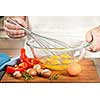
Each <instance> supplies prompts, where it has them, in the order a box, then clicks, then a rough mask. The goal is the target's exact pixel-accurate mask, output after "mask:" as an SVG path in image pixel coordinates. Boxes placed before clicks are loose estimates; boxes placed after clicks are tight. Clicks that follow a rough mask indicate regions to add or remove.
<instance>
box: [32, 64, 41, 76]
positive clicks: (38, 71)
mask: <svg viewBox="0 0 100 100" xmlns="http://www.w3.org/2000/svg"><path fill="white" fill-rule="evenodd" d="M33 69H35V70H36V71H37V73H38V74H39V75H40V74H41V71H42V69H41V66H40V65H39V64H36V65H34V67H33Z"/></svg>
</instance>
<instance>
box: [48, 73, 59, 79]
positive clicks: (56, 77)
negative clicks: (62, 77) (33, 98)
mask: <svg viewBox="0 0 100 100" xmlns="http://www.w3.org/2000/svg"><path fill="white" fill-rule="evenodd" d="M58 78H59V76H58V74H54V75H52V76H51V77H49V80H57V79H58Z"/></svg>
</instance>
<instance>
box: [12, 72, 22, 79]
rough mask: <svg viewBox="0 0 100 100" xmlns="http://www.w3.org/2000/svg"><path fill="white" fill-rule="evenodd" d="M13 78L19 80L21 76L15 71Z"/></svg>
mask: <svg viewBox="0 0 100 100" xmlns="http://www.w3.org/2000/svg"><path fill="white" fill-rule="evenodd" d="M13 76H14V77H15V78H20V77H21V76H22V75H21V73H20V71H15V72H14V73H13Z"/></svg>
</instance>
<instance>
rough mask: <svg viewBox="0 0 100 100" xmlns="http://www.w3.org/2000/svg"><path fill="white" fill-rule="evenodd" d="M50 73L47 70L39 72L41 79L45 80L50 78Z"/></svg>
mask: <svg viewBox="0 0 100 100" xmlns="http://www.w3.org/2000/svg"><path fill="white" fill-rule="evenodd" d="M51 73H52V72H51V71H50V70H49V69H44V70H41V75H42V76H43V77H45V78H48V77H50V75H51Z"/></svg>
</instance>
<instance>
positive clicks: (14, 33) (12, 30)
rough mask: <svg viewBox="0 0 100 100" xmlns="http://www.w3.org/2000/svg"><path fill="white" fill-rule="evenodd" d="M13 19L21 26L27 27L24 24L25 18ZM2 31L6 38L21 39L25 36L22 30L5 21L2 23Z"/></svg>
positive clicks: (17, 17) (16, 17)
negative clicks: (3, 30)
mask: <svg viewBox="0 0 100 100" xmlns="http://www.w3.org/2000/svg"><path fill="white" fill-rule="evenodd" d="M13 19H15V20H16V21H17V22H18V23H20V24H22V25H23V26H25V27H27V24H26V22H25V19H26V17H25V16H14V17H13ZM4 29H5V31H6V32H7V34H8V36H9V37H11V38H21V37H24V36H25V32H24V30H21V29H20V27H19V26H17V25H14V24H11V23H9V22H7V20H5V21H4Z"/></svg>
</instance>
